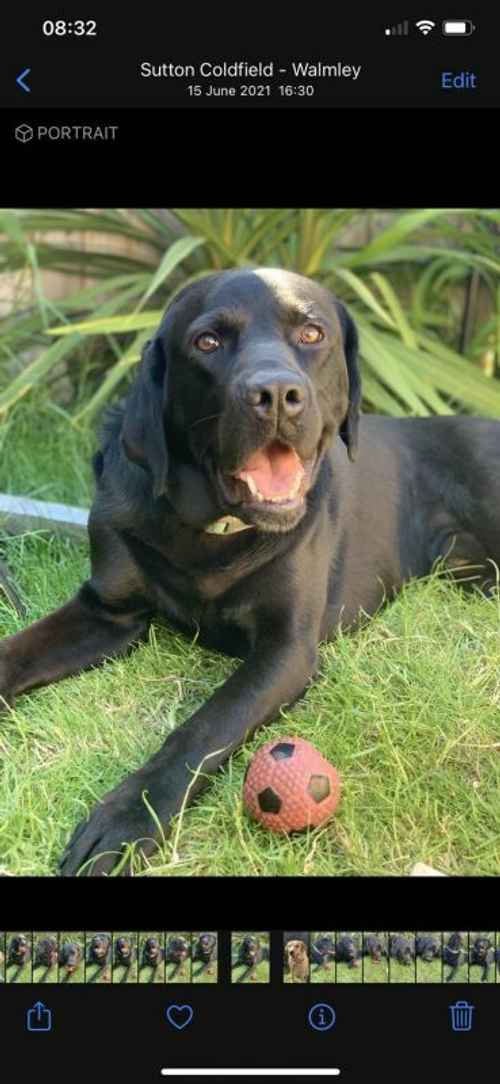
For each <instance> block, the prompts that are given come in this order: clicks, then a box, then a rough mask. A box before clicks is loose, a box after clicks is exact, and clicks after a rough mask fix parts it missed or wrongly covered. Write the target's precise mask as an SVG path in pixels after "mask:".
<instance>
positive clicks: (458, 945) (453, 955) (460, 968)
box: [443, 933, 469, 982]
mask: <svg viewBox="0 0 500 1084" xmlns="http://www.w3.org/2000/svg"><path fill="white" fill-rule="evenodd" d="M468 962H469V934H468V933H444V934H443V981H444V982H468V981H469V967H468Z"/></svg>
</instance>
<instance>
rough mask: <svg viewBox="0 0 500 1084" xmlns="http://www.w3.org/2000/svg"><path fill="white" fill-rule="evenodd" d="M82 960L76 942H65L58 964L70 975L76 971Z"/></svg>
mask: <svg viewBox="0 0 500 1084" xmlns="http://www.w3.org/2000/svg"><path fill="white" fill-rule="evenodd" d="M81 958H82V948H81V945H79V944H78V942H77V941H65V942H64V944H63V945H62V947H61V951H60V954H59V963H60V964H61V967H65V968H66V969H67V970H68V971H69V972H70V974H71V973H72V972H73V971H75V970H76V968H77V967H78V964H79V963H80V961H81Z"/></svg>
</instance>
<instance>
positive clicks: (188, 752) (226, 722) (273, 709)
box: [61, 600, 319, 876]
mask: <svg viewBox="0 0 500 1084" xmlns="http://www.w3.org/2000/svg"><path fill="white" fill-rule="evenodd" d="M306 604H307V603H306ZM296 613H297V614H299V615H300V614H301V603H300V600H297V610H296ZM287 617H288V621H287V625H286V626H285V627H283V626H281V622H280V626H281V627H280V628H279V630H276V619H275V618H274V615H270V614H268V615H267V620H268V628H269V627H271V628H273V626H274V629H275V630H276V631H275V635H274V636H272V637H271V636H269V635H266V636H263V637H262V639H261V641H260V643H258V645H257V647H256V649H255V650H254V652H253V653H252V654H251V655H250V656H249V657H248V658H247V660H246V661H245V662H244V663H243V664H242V665H241V666H240V668H239V669H238V670H237V671H236V672H235V673H233V674H232V675H231V677H230V678H229V680H228V681H226V683H225V684H224V685H223V686H221V687H220V688H219V689H217V690H216V692H215V693H214V694H213V696H212V697H211V698H210V700H208V701H207V703H206V704H205V705H204V706H203V707H202V708H200V709H199V711H197V712H196V713H195V714H194V715H193V716H192V717H191V719H189V720H188V721H187V722H186V723H184V724H183V725H182V726H180V727H178V729H177V730H174V732H173V733H172V734H171V735H170V736H169V737H168V739H167V741H166V742H165V744H164V745H163V746H162V748H161V749H160V751H159V752H158V753H156V754H155V755H154V756H153V757H152V758H151V759H150V760H149V761H148V762H147V763H146V764H145V765H144V767H143V768H141V769H140V770H139V771H138V772H135V773H134V774H133V775H131V776H129V777H128V779H125V780H124V782H123V783H121V784H120V785H119V786H118V787H116V789H115V790H113V791H111V792H110V793H109V794H108V795H106V797H105V798H104V799H103V801H102V802H101V804H100V805H98V806H97V807H96V809H95V810H94V812H93V813H92V815H91V817H90V820H89V821H88V822H84V823H83V824H81V825H80V826H79V828H78V829H77V830H76V832H75V834H74V835H73V838H72V840H71V841H70V843H69V845H68V847H67V849H66V852H65V854H64V856H63V859H62V863H61V872H62V874H63V875H65V876H68V875H69V876H71V875H76V874H77V873H78V871H79V870H80V868H81V866H82V865H83V864H84V863H86V864H87V865H86V869H85V872H86V873H87V874H88V873H93V874H103V873H109V872H110V871H111V869H112V868H113V866H114V865H116V862H117V859H118V858H119V857H120V852H121V849H122V846H123V845H124V844H126V843H129V842H132V841H136V840H141V844H140V846H141V849H142V851H143V853H144V854H145V855H150V854H152V853H153V852H154V850H155V849H156V844H155V840H154V838H151V837H152V836H154V835H156V829H155V823H154V820H153V818H152V817H151V815H150V813H149V811H148V808H147V806H146V804H145V802H144V797H145V796H146V795H147V798H148V802H149V803H150V804H151V806H152V807H153V810H154V811H155V813H156V816H157V818H159V820H160V821H161V824H162V825H167V824H168V822H169V821H170V819H171V818H172V817H173V816H175V814H176V813H178V812H179V811H180V809H181V807H182V805H183V803H184V801H185V799H186V795H188V797H189V800H191V799H192V798H194V797H195V795H196V794H198V793H199V791H200V790H201V789H202V787H203V786H205V785H206V781H207V775H213V774H214V773H215V772H216V771H217V769H218V768H219V767H220V766H221V764H223V763H224V762H225V761H226V760H227V759H228V757H229V756H230V755H231V753H233V752H234V750H235V749H237V748H238V746H239V745H241V744H242V742H243V741H244V740H245V738H247V737H248V736H249V735H251V734H252V733H253V732H254V731H255V730H256V729H257V727H259V726H261V725H262V724H263V723H265V722H267V721H268V720H269V719H271V718H273V716H275V715H277V713H278V712H279V709H280V707H281V706H282V705H283V704H289V703H291V702H292V701H294V700H296V699H297V698H298V697H299V696H300V695H301V693H302V692H303V691H304V688H305V687H306V685H307V683H308V680H309V679H310V677H311V676H312V674H313V672H314V670H315V664H316V652H317V642H318V638H319V637H318V638H317V637H316V635H315V636H314V638H311V639H309V640H308V639H305V633H304V630H303V628H298V629H295V628H294V626H295V625H297V624H298V620H297V617H295V620H294V617H293V615H291V614H290V615H287ZM318 627H319V622H318ZM315 631H316V630H315ZM276 632H277V634H276ZM280 634H281V635H280ZM99 856H101V857H99ZM89 860H92V861H91V864H90V865H89V864H88V863H89Z"/></svg>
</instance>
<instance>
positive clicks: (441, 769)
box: [0, 407, 500, 981]
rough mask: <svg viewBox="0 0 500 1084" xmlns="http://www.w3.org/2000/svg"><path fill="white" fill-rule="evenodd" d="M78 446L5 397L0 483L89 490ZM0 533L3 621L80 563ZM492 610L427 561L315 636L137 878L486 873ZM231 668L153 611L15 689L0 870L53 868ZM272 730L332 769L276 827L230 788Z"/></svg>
mask: <svg viewBox="0 0 500 1084" xmlns="http://www.w3.org/2000/svg"><path fill="white" fill-rule="evenodd" d="M91 446H92V439H91V437H89V435H88V434H86V433H84V434H79V433H78V432H77V431H75V430H72V429H70V428H69V427H68V423H67V422H66V421H65V419H64V418H62V417H61V416H60V414H59V413H58V412H57V411H56V410H50V409H49V408H48V407H47V408H45V409H44V410H40V411H39V413H38V414H36V415H35V414H33V415H30V414H29V412H28V411H27V410H25V409H24V408H23V409H18V411H17V412H15V413H14V415H13V418H12V420H11V421H9V423H8V425H7V426H4V428H3V430H2V437H1V438H0V455H1V471H0V490H3V491H5V492H11V493H16V492H17V493H20V492H23V493H25V494H28V495H30V496H35V497H40V498H44V499H53V500H59V501H66V502H69V503H73V504H85V503H88V502H89V499H90V492H91V482H90V478H91V474H90V469H89V467H88V458H89V456H90V451H91ZM0 540H1V542H2V547H1V548H2V553H3V557H4V558H5V559H6V560H7V561H8V563H9V566H10V567H11V569H12V572H13V574H14V576H15V578H16V581H17V584H18V586H19V589H20V591H21V594H22V597H23V599H24V601H25V603H26V606H27V609H28V614H27V616H26V617H25V618H22V619H21V618H19V617H18V616H17V615H16V614H15V613H14V611H13V610H12V608H11V607H10V605H9V604H8V603H7V602H6V601H3V599H2V596H0V634H2V635H8V634H10V633H13V632H15V631H17V630H18V629H21V628H22V627H24V626H25V625H26V624H27V623H28V622H31V621H33V620H35V619H36V618H38V617H41V616H43V615H44V614H46V613H47V612H48V611H49V610H50V609H53V608H54V607H56V606H58V605H59V604H61V603H62V602H63V601H64V600H65V599H67V598H68V596H70V595H71V594H72V593H73V592H74V591H75V590H76V589H77V587H78V585H79V584H80V582H81V581H82V579H83V578H85V576H86V575H87V574H88V570H89V560H88V553H87V548H86V546H85V545H76V544H74V543H71V542H69V541H68V540H65V539H61V538H55V537H50V536H49V535H48V534H47V533H44V532H40V533H31V534H30V533H27V534H25V535H23V536H18V537H10V536H7V535H5V534H3V535H2V536H1V539H0ZM499 610H500V601H499V599H498V598H495V599H493V600H489V601H487V600H485V599H483V598H481V597H480V596H479V595H477V594H473V595H472V596H470V597H467V596H465V595H464V594H463V593H461V592H460V591H459V590H458V589H457V588H455V587H454V586H453V585H452V584H451V583H450V582H449V581H448V580H447V579H446V578H445V577H443V576H441V575H439V574H435V575H433V576H431V577H429V578H428V579H426V580H422V581H419V582H417V583H413V584H410V585H409V586H408V587H407V588H406V589H405V591H404V592H402V593H401V594H400V595H399V596H398V598H397V600H396V601H395V603H393V604H392V605H391V606H388V607H387V608H386V609H384V610H383V611H381V612H380V613H379V614H378V615H377V616H376V617H375V618H374V619H373V620H372V621H371V622H370V623H368V624H367V625H366V626H365V627H364V628H363V629H362V630H361V631H360V632H358V633H357V634H356V635H354V636H342V637H339V638H337V640H336V641H335V642H332V643H330V644H327V645H324V646H323V647H322V648H321V671H320V675H319V677H318V679H317V680H316V682H315V683H314V685H313V686H312V687H311V689H310V690H309V691H308V693H307V696H306V697H304V698H303V699H302V700H301V701H300V702H299V703H298V704H296V705H295V706H294V707H293V708H292V709H283V711H282V713H281V716H282V717H281V718H279V719H277V720H276V721H275V722H273V723H272V725H271V726H270V727H268V728H267V729H266V730H265V731H262V732H260V733H257V734H256V736H255V737H254V739H253V740H252V741H250V742H248V744H247V745H246V746H245V748H244V749H242V750H240V751H238V752H237V753H236V754H235V755H234V756H233V758H232V759H231V761H230V762H229V763H228V764H227V765H226V767H225V769H224V770H223V771H222V772H221V773H220V774H219V776H218V778H217V779H216V780H215V781H213V782H212V783H211V785H210V786H209V787H208V788H207V789H206V790H205V792H204V793H203V794H202V796H201V797H200V799H199V800H198V802H197V803H196V804H195V805H194V806H192V807H190V808H188V809H187V810H186V811H185V812H184V814H183V815H182V817H181V818H179V819H178V820H177V822H176V824H175V826H174V832H173V834H172V835H171V836H170V837H169V838H168V839H167V840H166V841H164V843H163V844H162V846H161V848H159V849H158V853H157V854H156V855H155V856H154V858H153V859H152V860H151V863H150V865H149V866H148V868H147V869H146V870H144V871H142V874H141V875H145V876H148V875H150V874H152V873H153V874H156V875H157V874H160V875H163V876H178V875H187V874H189V875H200V876H201V875H205V874H217V875H219V876H224V875H255V876H262V875H266V874H267V875H284V876H297V875H299V876H300V875H303V874H307V875H312V876H314V875H320V874H329V875H338V876H346V875H353V874H361V875H369V874H388V875H397V874H407V873H408V872H409V871H410V869H411V867H412V866H413V865H414V863H415V862H417V861H423V862H427V863H429V864H430V865H432V866H435V867H437V868H438V869H440V870H442V871H443V872H445V873H449V874H469V875H471V874H486V875H499V874H500V832H499V824H500V757H499V755H498V752H499V749H500V742H499V738H498V712H499V703H500V637H499V616H500V615H499ZM236 665H238V664H237V663H236V662H235V661H234V660H229V659H226V658H224V657H223V656H221V655H217V654H215V653H213V652H209V651H206V650H204V649H202V648H200V647H199V646H198V644H197V643H196V642H195V640H192V641H190V640H189V639H185V638H184V637H182V636H181V635H179V634H178V633H177V632H174V631H172V630H171V629H169V628H167V627H165V626H162V625H161V624H160V623H159V622H158V623H156V624H155V625H154V626H153V628H152V629H151V634H150V638H149V643H147V644H144V645H143V646H141V647H139V648H138V649H137V650H136V651H135V652H134V653H133V654H132V655H131V656H130V657H129V658H128V659H126V660H125V659H124V660H120V661H115V662H112V661H110V662H109V663H107V664H105V665H104V667H102V668H101V669H95V670H93V671H91V672H89V673H86V674H82V675H79V676H76V677H74V678H71V679H68V680H66V681H65V682H62V683H61V684H59V685H54V686H50V687H48V688H45V689H39V690H36V691H33V692H32V693H30V694H28V695H26V696H24V697H22V698H19V700H18V701H17V703H16V705H15V707H14V709H10V710H8V711H7V712H6V713H5V714H4V715H3V717H2V720H1V723H0V757H1V759H2V767H1V770H0V873H3V874H11V875H19V874H24V875H33V874H35V875H37V874H38V875H42V874H55V873H56V872H57V861H58V858H59V856H60V855H61V852H62V850H63V848H64V845H65V842H66V841H67V839H68V837H69V835H70V833H71V832H72V831H73V829H74V828H75V826H76V824H77V823H78V822H79V821H80V820H81V818H82V817H85V815H86V813H87V812H88V811H89V810H90V809H91V808H92V806H93V805H94V803H95V802H96V801H98V800H99V798H100V797H102V796H103V795H104V794H105V793H106V791H108V790H109V789H110V788H111V787H113V786H114V785H115V784H116V783H118V782H119V781H120V780H121V779H122V778H123V777H124V775H125V774H126V773H127V772H130V771H133V770H134V769H135V768H138V767H139V766H140V765H141V764H142V763H143V762H144V760H145V759H146V757H147V756H149V755H151V754H152V753H153V752H155V751H156V750H157V749H158V747H159V746H160V745H161V743H162V742H163V740H164V739H165V737H166V736H167V735H168V734H169V732H170V731H171V730H172V729H173V728H174V727H176V726H178V725H179V724H181V723H182V722H183V721H184V720H185V719H187V718H188V717H189V716H190V715H191V714H192V713H193V711H194V710H195V709H196V708H197V707H199V706H200V705H201V704H202V703H203V702H204V701H205V700H206V699H207V698H208V697H209V696H210V694H211V693H212V691H213V690H214V688H215V687H216V686H217V685H219V684H220V683H221V682H223V681H224V680H225V679H226V678H227V677H228V676H229V674H231V673H232V671H233V669H234V667H235V666H236ZM283 734H291V735H300V736H304V737H307V738H308V739H309V740H310V741H312V742H313V744H314V745H316V746H317V747H318V748H319V749H320V750H321V752H322V753H323V755H324V756H326V757H327V758H328V759H329V760H331V761H332V762H333V763H334V764H335V765H336V766H337V768H338V769H339V771H340V773H341V776H342V780H343V796H342V802H341V804H340V806H339V810H338V813H337V815H336V816H335V817H334V819H333V820H332V821H330V822H329V823H328V824H327V825H326V826H324V827H323V828H320V829H317V830H316V831H313V832H310V833H306V834H304V835H301V836H295V837H290V838H282V837H280V836H273V835H271V834H269V833H267V832H266V831H265V830H264V829H262V828H261V827H259V826H257V825H255V824H254V823H252V822H251V821H250V820H249V819H248V817H247V816H246V814H245V812H244V810H243V808H242V801H241V789H242V783H243V777H244V774H245V770H246V767H247V765H248V763H249V761H250V759H251V757H252V755H253V753H254V752H255V751H256V750H257V749H258V748H259V746H260V745H261V744H262V742H263V741H264V740H267V739H269V738H271V737H278V735H283ZM142 981H144V980H142Z"/></svg>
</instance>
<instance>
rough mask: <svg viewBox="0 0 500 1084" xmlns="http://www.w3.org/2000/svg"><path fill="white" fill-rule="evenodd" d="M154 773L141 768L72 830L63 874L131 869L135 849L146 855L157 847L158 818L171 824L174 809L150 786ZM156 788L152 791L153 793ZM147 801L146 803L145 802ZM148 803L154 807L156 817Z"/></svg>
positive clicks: (62, 868) (93, 874)
mask: <svg viewBox="0 0 500 1084" xmlns="http://www.w3.org/2000/svg"><path fill="white" fill-rule="evenodd" d="M151 783H152V780H151V776H149V777H148V776H147V775H146V774H145V773H143V772H141V771H139V772H136V773H135V775H131V776H129V778H128V779H126V780H125V781H124V782H123V783H121V784H120V786H119V787H116V789H115V790H113V791H110V793H109V794H107V795H106V797H105V798H103V800H102V802H100V804H99V805H97V806H96V807H95V809H94V810H93V811H92V813H91V814H90V818H89V819H88V820H86V821H82V822H81V824H79V825H78V828H77V829H76V831H75V832H74V833H73V836H72V837H71V839H70V841H69V843H68V845H67V847H66V850H65V852H64V854H63V856H62V858H61V862H60V866H59V872H60V875H61V876H62V877H76V876H77V875H78V874H82V875H85V876H93V877H96V876H104V875H106V874H110V873H112V872H113V871H114V872H115V873H116V874H118V873H119V874H122V875H128V874H130V872H131V861H132V851H131V847H130V844H136V845H137V846H136V847H134V849H133V850H134V853H135V854H139V855H142V857H144V858H147V857H148V856H149V855H151V854H153V853H154V851H155V850H156V848H157V843H156V838H157V836H158V826H157V819H158V820H159V821H160V823H161V824H162V825H163V824H165V825H166V824H168V821H169V820H170V817H171V816H172V814H173V810H171V809H169V804H170V803H169V802H168V800H167V798H166V796H165V795H162V794H161V793H160V794H159V793H158V788H157V787H154V786H153V787H152V786H151ZM152 791H153V793H152ZM146 802H147V804H146ZM148 806H149V807H150V808H151V809H153V810H154V814H155V817H154V818H153V817H152V815H151V813H150V809H149V808H148Z"/></svg>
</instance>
